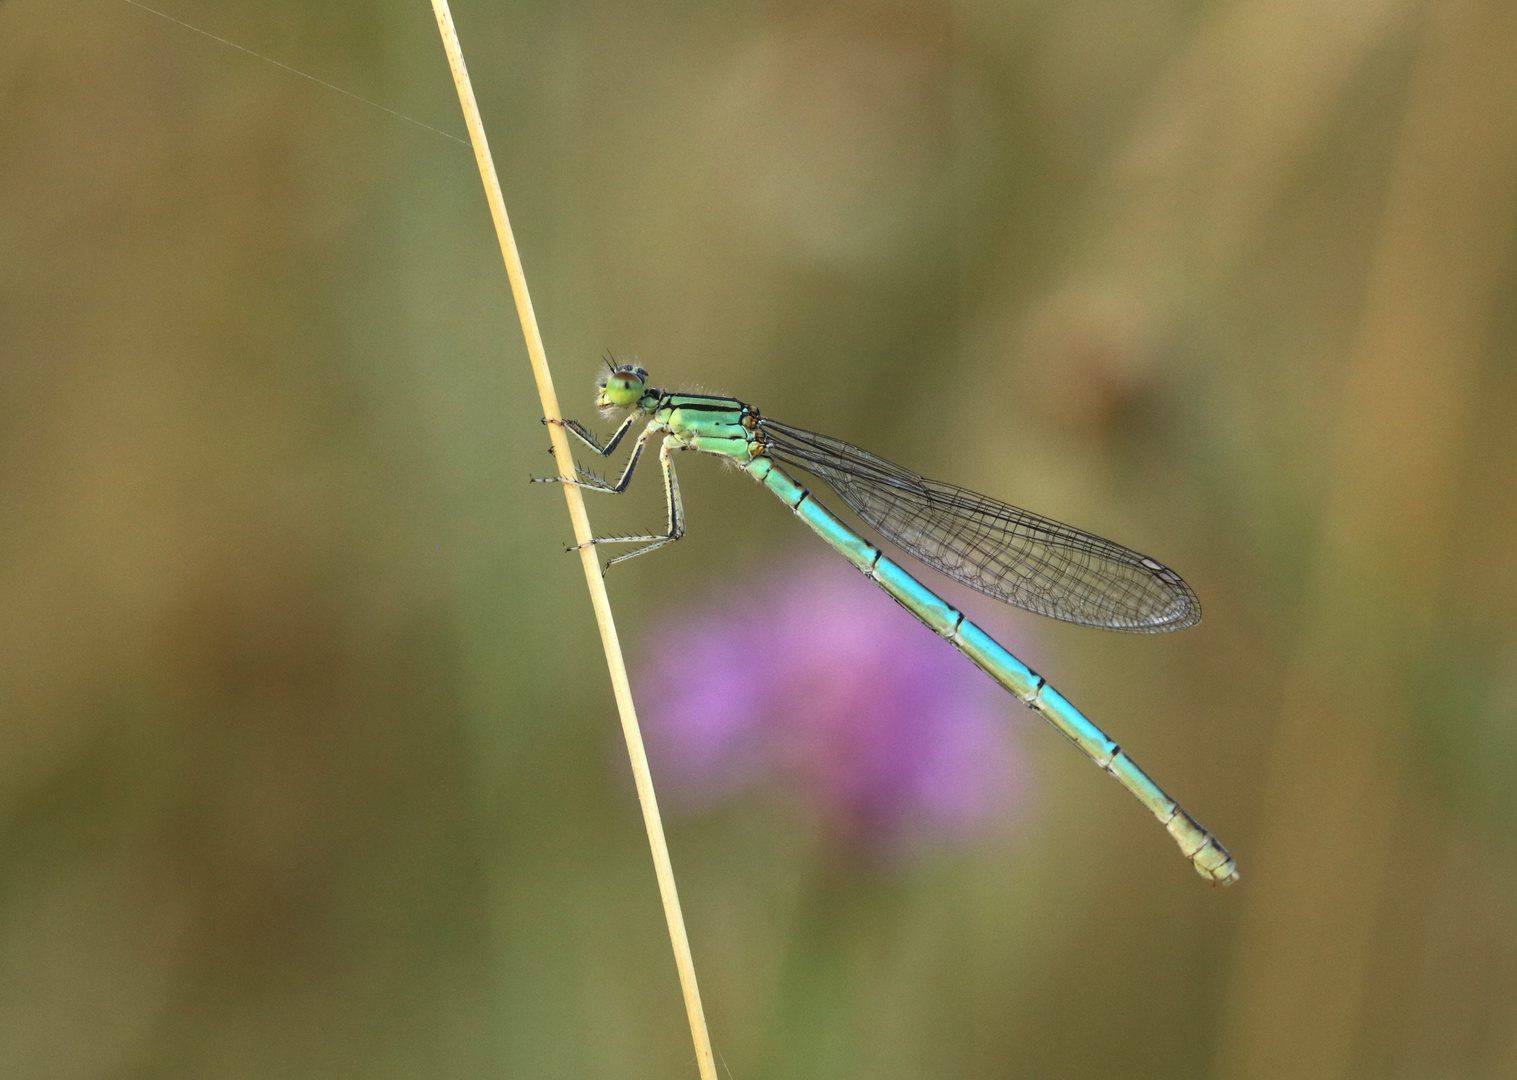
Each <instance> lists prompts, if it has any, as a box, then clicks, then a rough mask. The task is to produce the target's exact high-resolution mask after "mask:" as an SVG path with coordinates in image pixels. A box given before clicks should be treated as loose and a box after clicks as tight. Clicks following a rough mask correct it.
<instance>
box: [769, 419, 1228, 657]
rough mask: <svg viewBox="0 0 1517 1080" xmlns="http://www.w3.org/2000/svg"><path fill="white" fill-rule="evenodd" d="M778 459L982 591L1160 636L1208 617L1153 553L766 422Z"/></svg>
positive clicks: (1070, 618) (1047, 611) (1071, 618)
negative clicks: (824, 485) (819, 482)
mask: <svg viewBox="0 0 1517 1080" xmlns="http://www.w3.org/2000/svg"><path fill="white" fill-rule="evenodd" d="M759 425H760V427H761V428H762V429H763V431H764V434H765V435H766V436H767V438H768V452H769V454H770V456H772V457H773V458H774V459H775V460H776V461H779V462H781V463H783V464H786V465H794V466H796V467H797V468H800V469H804V470H806V471H807V472H809V473H812V474H813V475H815V476H819V477H821V478H822V479H823V480H825V481H826V482H827V484H828V485H829V486H830V487H831V488H832V489H833V490H834V491H836V492H837V493H838V495H840V496H841V497H842V499H843V501H844V502H845V503H847V504H848V505H849V506H850V507H851V508H852V509H853V512H854V513H856V514H858V516H859V517H861V518H863V519H864V520H865V521H866V522H868V523H869V525H870V526H871V527H872V528H874V529H875V530H877V531H878V532H879V533H880V535H881V536H883V537H885V539H887V540H889V541H890V542H891V543H893V544H896V545H897V546H899V547H900V548H902V549H903V550H905V551H907V552H909V553H910V554H911V555H912V556H913V557H915V558H917V559H919V560H921V561H922V562H924V563H926V564H927V565H928V566H931V567H932V568H934V569H936V570H940V571H942V572H943V573H945V574H947V575H948V576H949V577H951V578H954V579H955V580H957V581H961V582H963V583H964V584H965V585H968V586H969V587H970V588H972V589H976V590H978V591H979V592H982V593H985V594H986V595H987V596H994V597H995V598H996V599H998V600H1004V601H1006V602H1007V603H1009V604H1015V605H1016V606H1017V607H1019V608H1025V609H1026V610H1028V611H1032V612H1036V613H1037V614H1039V615H1048V616H1050V617H1052V618H1055V619H1063V620H1064V621H1065V622H1072V623H1081V624H1083V625H1085V626H1099V627H1105V628H1107V629H1110V630H1127V631H1130V632H1133V633H1139V634H1157V633H1163V632H1164V631H1168V630H1182V629H1184V628H1185V627H1187V626H1194V625H1195V624H1196V623H1198V622H1200V621H1201V604H1200V602H1199V601H1198V600H1197V599H1196V594H1195V593H1193V592H1192V591H1191V589H1190V586H1189V585H1187V584H1185V582H1184V581H1183V580H1182V579H1181V577H1180V575H1179V574H1177V573H1175V572H1174V571H1173V570H1171V569H1169V567H1167V566H1164V565H1163V564H1162V563H1159V562H1157V561H1155V560H1153V559H1150V558H1148V557H1147V556H1146V555H1140V554H1138V553H1137V552H1136V551H1132V550H1129V549H1128V548H1125V547H1123V546H1122V545H1121V544H1114V543H1112V542H1111V541H1110V540H1103V539H1101V538H1100V537H1099V536H1092V535H1091V534H1090V533H1087V532H1081V531H1080V530H1079V529H1075V528H1071V527H1070V526H1068V525H1061V524H1060V523H1059V522H1057V521H1051V520H1049V519H1048V518H1045V517H1039V516H1038V515H1037V514H1031V513H1028V512H1027V511H1026V510H1019V509H1017V508H1016V507H1015V506H1008V505H1007V504H1006V503H1003V502H997V501H996V500H995V499H989V498H986V497H985V496H984V495H976V494H975V493H974V492H972V491H966V490H964V489H963V488H960V487H954V486H953V485H952V484H942V483H939V482H937V481H936V480H928V479H925V478H924V477H921V476H918V475H917V474H916V473H914V472H912V471H911V470H909V469H903V468H902V467H901V466H899V465H896V464H894V463H893V462H890V461H886V460H885V459H884V458H882V457H880V456H878V455H876V454H871V453H870V452H869V451H867V450H861V449H860V448H859V447H857V446H854V445H852V444H851V443H846V442H844V441H843V440H842V439H834V438H832V437H830V436H827V435H818V434H817V433H816V432H813V431H806V430H804V429H803V428H796V427H791V426H790V425H789V424H781V423H777V422H776V421H773V420H767V419H765V420H760V421H759Z"/></svg>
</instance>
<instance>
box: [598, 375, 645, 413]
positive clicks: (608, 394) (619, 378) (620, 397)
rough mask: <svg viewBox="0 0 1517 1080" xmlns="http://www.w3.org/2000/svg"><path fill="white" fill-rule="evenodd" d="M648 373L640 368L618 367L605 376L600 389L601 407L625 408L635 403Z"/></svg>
mask: <svg viewBox="0 0 1517 1080" xmlns="http://www.w3.org/2000/svg"><path fill="white" fill-rule="evenodd" d="M647 378H648V373H647V372H646V371H644V370H643V369H642V368H637V367H630V366H628V367H619V368H617V369H616V370H615V371H612V372H611V373H610V374H608V375H607V376H606V381H605V384H604V385H603V386H602V387H601V390H600V404H601V406H602V407H610V408H616V409H627V408H631V407H632V406H633V405H636V404H637V403H638V401H639V400H640V399H641V398H642V396H643V387H644V386H645V385H646V381H647Z"/></svg>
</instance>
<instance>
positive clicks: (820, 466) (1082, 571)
mask: <svg viewBox="0 0 1517 1080" xmlns="http://www.w3.org/2000/svg"><path fill="white" fill-rule="evenodd" d="M598 386H599V390H600V393H599V395H598V397H597V399H596V404H597V405H598V406H599V407H600V408H601V410H602V411H603V412H605V413H607V414H608V415H609V414H611V413H614V412H617V411H620V410H623V409H629V410H631V412H630V414H629V415H628V416H627V418H626V420H625V421H624V422H623V423H622V425H621V426H620V427H619V428H617V430H616V432H615V434H613V435H612V436H611V438H610V439H608V440H607V441H606V442H605V443H604V444H602V443H601V442H600V441H599V440H597V439H596V438H595V436H593V435H592V434H590V432H589V431H588V430H586V429H585V427H584V426H583V425H581V424H578V423H576V422H575V421H573V420H559V421H554V422H555V423H560V424H562V425H563V426H564V427H565V428H566V429H567V430H569V431H571V432H573V433H574V435H575V436H577V437H578V438H579V440H580V441H581V442H583V443H584V444H585V445H586V446H588V447H590V449H592V450H594V451H595V452H596V453H597V454H600V455H601V456H602V457H609V456H610V455H611V454H612V453H613V452H614V451H615V450H616V448H617V447H618V446H619V445H621V442H622V440H623V438H624V437H625V436H626V434H627V432H628V431H630V430H631V428H632V426H633V425H634V424H635V423H636V422H637V421H638V420H639V419H640V418H646V419H647V424H646V426H645V427H644V428H643V430H642V433H641V434H640V435H639V436H638V437H637V441H636V442H635V443H634V444H633V447H632V454H631V457H630V458H629V459H628V461H627V467H626V468H625V469H624V470H623V471H622V475H621V478H620V479H619V480H617V481H616V482H615V483H610V482H608V481H606V480H602V479H601V478H600V477H598V476H596V475H595V474H594V473H591V472H589V471H587V470H585V469H583V468H580V467H579V466H578V465H576V466H575V475H576V477H577V479H575V480H572V481H567V482H569V483H573V484H575V485H576V486H578V487H581V488H584V489H586V490H588V491H605V492H612V493H617V494H619V493H621V492H623V491H626V490H627V485H628V484H629V483H630V482H631V480H632V474H633V471H634V470H635V469H636V468H637V463H638V460H639V459H640V458H641V457H642V455H643V451H644V450H645V449H646V448H647V446H648V442H649V440H650V439H652V438H653V437H654V436H655V435H662V436H663V445H662V447H661V448H660V450H659V462H660V464H661V465H662V467H663V473H664V495H665V498H666V501H667V504H668V512H669V517H668V527H667V529H666V530H665V531H664V532H662V533H654V534H649V535H646V536H602V537H597V538H596V539H594V540H592V541H591V542H590V543H592V544H637V543H640V544H642V545H643V546H642V547H639V548H637V549H635V550H633V551H630V552H627V553H626V554H623V555H618V556H617V557H616V558H614V559H612V560H610V562H608V563H607V564H606V565H607V567H610V566H612V565H614V564H616V563H619V562H623V561H625V560H627V559H630V558H632V557H633V556H636V555H643V554H646V553H647V552H650V551H652V550H654V549H655V548H659V547H663V546H664V545H665V544H669V543H672V542H673V541H675V540H678V539H679V538H680V537H681V536H683V535H684V534H685V511H684V506H683V505H682V504H681V502H680V492H679V480H678V478H677V477H676V476H675V473H674V453H675V452H676V451H680V450H699V451H701V452H703V453H707V454H715V455H717V456H718V457H724V458H728V459H730V460H732V461H734V462H736V463H737V464H738V465H739V466H741V467H742V468H743V469H744V470H745V471H746V472H747V473H748V474H749V475H750V476H752V477H753V478H754V479H755V480H757V481H758V482H759V483H761V484H763V485H764V486H765V487H767V488H768V489H769V490H770V491H772V492H774V493H775V494H776V495H778V496H779V497H780V499H781V501H783V502H784V503H785V505H786V506H788V507H790V509H791V510H793V511H795V513H796V515H797V516H798V517H799V518H800V519H801V520H802V521H804V522H805V523H806V524H807V525H809V526H811V528H812V529H813V530H814V531H815V532H816V534H817V535H818V536H820V537H821V538H822V539H823V540H825V541H827V543H829V544H831V545H832V546H833V547H834V548H836V549H837V550H838V551H839V552H841V553H842V554H843V556H844V557H845V558H847V559H848V561H849V562H851V563H853V565H854V566H856V567H858V569H859V570H861V571H863V573H864V574H865V576H866V577H868V578H870V579H871V580H873V581H874V582H875V584H877V585H879V586H880V588H882V589H884V590H885V591H886V592H887V593H888V594H890V596H891V597H893V598H894V599H895V600H896V601H897V602H898V603H899V604H900V605H901V606H902V607H904V608H905V609H906V610H907V611H909V612H911V613H912V614H913V615H915V616H916V617H917V618H918V619H920V620H921V621H922V622H923V623H925V624H926V625H927V626H928V627H930V628H931V629H932V630H933V631H934V632H935V633H937V634H938V635H940V636H941V637H943V638H945V639H946V640H947V641H948V642H950V643H951V644H952V645H953V646H954V648H956V649H958V650H959V652H961V653H963V654H964V655H965V656H967V657H968V658H969V659H970V660H972V661H973V662H974V663H975V664H976V665H977V666H978V667H979V668H980V669H981V670H982V671H984V672H985V673H986V674H987V675H989V676H990V677H991V678H992V679H994V680H995V681H996V682H998V683H1000V684H1001V685H1002V686H1004V687H1005V688H1006V689H1007V690H1009V691H1010V692H1011V693H1012V694H1013V695H1014V696H1015V697H1016V698H1017V699H1018V700H1019V701H1021V702H1022V703H1023V704H1025V705H1027V706H1029V707H1030V708H1032V709H1034V710H1035V711H1037V712H1038V713H1039V714H1040V715H1041V716H1042V717H1043V718H1044V719H1045V720H1047V721H1048V722H1049V723H1051V724H1052V725H1053V726H1054V727H1056V728H1057V729H1058V730H1059V731H1060V732H1062V733H1063V734H1064V735H1065V736H1066V737H1068V739H1069V740H1070V741H1071V742H1073V743H1074V744H1075V745H1076V746H1078V747H1079V748H1080V749H1081V750H1083V751H1084V752H1085V754H1086V755H1087V756H1088V757H1089V758H1090V759H1091V760H1092V761H1094V762H1095V763H1096V764H1097V765H1099V766H1100V767H1101V768H1102V769H1104V770H1106V772H1108V773H1110V774H1111V775H1112V776H1113V777H1115V778H1116V780H1117V782H1118V783H1119V784H1121V785H1122V786H1123V787H1125V788H1126V789H1127V790H1128V791H1130V792H1131V793H1132V794H1133V795H1134V796H1135V797H1136V798H1137V800H1138V801H1139V802H1141V803H1142V804H1143V805H1144V806H1146V807H1148V809H1149V810H1150V811H1152V812H1153V815H1154V816H1155V817H1157V818H1158V819H1159V821H1160V822H1162V823H1163V825H1164V827H1165V828H1166V829H1167V830H1168V831H1169V834H1170V835H1171V836H1172V837H1174V839H1175V841H1176V842H1177V843H1178V844H1179V845H1180V850H1181V851H1182V852H1183V853H1184V854H1185V857H1186V858H1188V859H1189V860H1190V861H1191V863H1192V864H1193V865H1194V866H1195V868H1196V872H1197V873H1199V874H1200V875H1201V876H1202V877H1204V878H1206V879H1207V880H1208V881H1211V882H1212V883H1214V884H1219V885H1230V884H1232V883H1233V882H1234V881H1237V880H1238V868H1237V864H1236V863H1234V861H1233V858H1232V856H1231V855H1229V854H1228V852H1227V849H1226V848H1224V847H1223V846H1222V845H1221V844H1219V843H1218V842H1217V840H1216V838H1215V837H1213V836H1212V835H1211V833H1209V832H1207V831H1206V830H1205V829H1203V828H1202V827H1201V826H1200V825H1199V824H1197V822H1196V820H1195V819H1194V818H1192V817H1191V816H1190V815H1189V814H1187V813H1186V812H1185V811H1184V810H1183V809H1181V808H1180V805H1179V804H1178V803H1176V802H1175V801H1174V800H1173V799H1171V798H1170V797H1169V796H1168V795H1166V794H1164V792H1163V790H1161V789H1160V787H1159V785H1158V784H1156V783H1154V782H1153V780H1151V779H1150V778H1149V776H1148V774H1147V773H1145V772H1144V771H1143V770H1142V769H1140V768H1138V766H1137V765H1136V764H1135V763H1134V762H1133V760H1132V759H1131V758H1130V757H1128V756H1127V754H1126V753H1124V752H1123V751H1122V750H1121V748H1120V747H1118V746H1117V744H1116V743H1114V742H1112V740H1111V739H1109V738H1107V737H1106V735H1105V734H1103V733H1102V732H1101V730H1100V729H1099V728H1097V727H1096V726H1095V725H1094V724H1092V723H1091V722H1090V721H1089V720H1087V719H1086V718H1085V716H1084V715H1083V714H1082V713H1081V712H1080V711H1079V710H1078V709H1076V708H1075V707H1074V706H1073V705H1071V704H1070V703H1069V701H1068V700H1067V699H1065V698H1064V696H1063V695H1061V694H1060V693H1059V692H1058V691H1057V690H1055V689H1054V688H1053V687H1052V686H1049V685H1048V682H1047V680H1045V679H1044V678H1043V677H1042V676H1041V675H1038V674H1037V673H1036V672H1034V671H1032V670H1031V669H1029V668H1028V667H1027V666H1026V665H1025V664H1023V663H1022V662H1021V661H1020V660H1018V659H1017V658H1016V657H1015V656H1012V655H1011V653H1009V652H1007V651H1006V650H1005V649H1003V648H1002V647H1001V646H1000V645H999V644H997V643H996V641H995V640H994V639H992V638H991V637H990V635H989V634H987V633H985V631H983V630H981V629H980V628H979V627H978V626H976V625H975V624H974V623H972V622H970V621H969V620H968V619H966V618H965V617H964V615H963V613H962V612H960V611H958V610H957V609H955V608H954V607H953V606H952V605H950V604H949V603H947V602H946V601H945V600H943V599H942V598H940V597H939V596H937V594H935V593H933V592H932V591H931V590H930V589H928V588H927V587H926V586H924V585H923V584H921V583H920V582H919V581H917V580H916V579H915V578H913V577H912V576H911V575H910V574H908V573H907V572H906V571H905V570H903V569H901V568H900V567H899V566H898V565H896V563H894V562H892V561H891V560H890V559H888V558H886V557H885V554H884V552H882V551H881V550H880V549H879V548H878V547H876V546H875V545H873V544H871V543H870V542H869V541H867V540H865V539H864V538H863V537H861V536H859V534H858V533H856V532H854V531H853V530H852V529H850V528H849V527H848V526H847V525H845V524H844V523H843V522H842V521H841V520H839V519H838V518H837V517H836V516H835V515H834V514H833V513H832V512H831V511H829V510H828V509H827V508H826V507H824V506H823V505H822V504H821V503H819V502H818V501H817V500H816V498H815V497H814V496H813V495H812V494H811V492H809V491H808V490H806V488H805V487H803V486H802V485H801V484H800V483H799V482H798V481H796V479H795V478H794V477H792V476H791V475H790V474H789V473H788V472H786V471H785V468H784V467H785V466H791V467H794V468H797V469H801V470H803V471H805V472H808V473H811V474H812V475H813V476H817V477H820V478H821V479H822V480H824V481H826V483H827V485H828V486H829V487H831V488H832V489H833V490H834V491H836V492H837V494H838V495H839V497H841V498H842V500H843V501H844V502H845V503H847V504H848V506H849V507H850V508H851V509H852V510H853V512H854V513H856V514H858V516H859V517H860V518H862V519H863V520H864V521H865V522H866V523H867V524H868V525H869V526H870V527H871V528H872V529H874V530H875V531H877V532H878V533H879V534H880V535H881V536H883V537H884V538H885V539H887V540H889V541H890V542H891V543H893V544H895V545H896V546H898V547H900V548H901V549H902V550H904V551H906V552H908V553H909V554H911V555H912V556H913V557H914V558H916V559H918V560H920V561H921V562H923V563H925V564H927V565H928V566H930V567H932V568H933V569H935V570H939V571H941V572H942V573H944V574H947V575H948V576H949V577H951V578H954V579H955V580H957V581H960V582H962V583H963V584H965V585H968V586H969V587H970V588H972V589H975V590H977V591H979V592H982V593H984V594H986V595H987V596H993V597H995V598H996V599H998V600H1003V601H1005V602H1007V603H1009V604H1015V605H1016V606H1017V607H1020V608H1025V609H1026V610H1028V611H1033V612H1036V613H1038V614H1040V615H1047V616H1050V617H1052V618H1055V619H1062V620H1064V621H1066V622H1073V623H1080V624H1082V625H1085V626H1098V627H1105V628H1106V629H1110V630H1125V631H1129V632H1131V633H1139V634H1154V633H1163V632H1165V631H1169V630H1181V629H1184V628H1185V627H1187V626H1193V625H1195V623H1197V622H1198V621H1199V620H1200V618H1201V606H1200V604H1199V602H1197V600H1196V595H1195V593H1193V592H1192V591H1191V589H1190V586H1188V585H1186V584H1185V582H1184V581H1183V580H1182V579H1181V577H1180V575H1179V574H1176V573H1175V572H1174V571H1173V570H1171V569H1169V567H1167V566H1165V565H1163V564H1162V563H1160V562H1157V561H1156V560H1154V559H1150V558H1149V557H1148V556H1146V555H1140V554H1138V553H1137V552H1135V551H1131V550H1129V549H1128V548H1125V547H1122V546H1121V545H1120V544H1114V543H1112V542H1111V541H1110V540H1103V539H1101V538H1100V537H1098V536H1092V535H1091V534H1090V533H1087V532H1082V531H1081V530H1079V529H1075V528H1072V527H1070V526H1068V525H1061V524H1059V523H1058V522H1056V521H1051V520H1049V519H1048V518H1044V517H1039V516H1038V515H1036V514H1032V513H1029V512H1027V511H1026V510H1019V509H1017V508H1016V507H1014V506H1008V505H1007V504H1006V503H1002V502H997V501H996V500H995V499H990V498H987V497H985V496H984V495H977V494H975V493H974V492H972V491H966V490H964V489H963V488H959V487H955V486H953V485H952V484H943V483H939V482H938V481H936V480H928V479H926V478H924V477H921V476H918V475H917V474H916V473H914V472H912V471H910V470H909V469H904V468H902V467H901V466H899V465H896V464H893V463H891V462H889V461H886V460H885V459H884V458H882V457H879V456H877V455H875V454H871V453H869V452H868V451H867V450H861V449H859V448H858V447H857V446H853V445H851V444H849V443H846V442H844V441H843V440H841V439H834V438H832V437H830V436H827V435H818V434H817V433H815V432H812V431H806V430H804V429H802V428H797V427H791V426H790V425H789V424H782V423H779V422H778V421H775V420H770V419H768V418H767V417H764V416H762V415H761V414H760V413H759V411H758V410H757V409H755V408H754V407H753V406H751V405H747V404H744V403H743V402H741V401H738V400H737V399H735V398H728V397H713V396H711V395H708V394H680V393H672V392H669V391H666V390H659V389H656V388H654V387H652V386H649V385H648V373H647V372H646V371H644V370H643V369H642V368H640V367H637V366H635V365H632V364H621V365H617V366H615V367H612V366H610V365H608V370H607V371H606V372H605V374H603V375H602V376H601V378H600V380H599V382H598ZM544 479H546V480H560V479H561V478H559V477H545V478H544ZM570 550H574V549H570ZM755 662H759V661H758V660H757V659H756V660H755Z"/></svg>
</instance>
